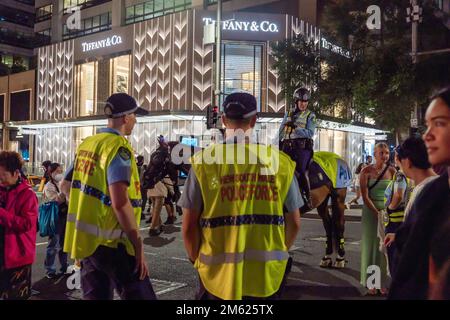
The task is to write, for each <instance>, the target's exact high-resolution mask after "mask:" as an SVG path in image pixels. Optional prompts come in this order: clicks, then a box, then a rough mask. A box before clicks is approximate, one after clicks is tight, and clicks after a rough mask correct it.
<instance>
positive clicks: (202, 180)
mask: <svg viewBox="0 0 450 320" xmlns="http://www.w3.org/2000/svg"><path fill="white" fill-rule="evenodd" d="M191 162H192V169H193V170H194V172H195V175H196V177H197V178H198V181H199V184H200V188H201V194H202V198H203V208H204V209H203V212H202V214H201V221H200V224H201V246H200V252H199V257H198V259H197V260H196V261H195V267H196V268H197V270H198V272H199V275H200V278H201V281H202V283H203V285H204V286H205V288H206V290H208V292H210V293H211V294H213V295H215V296H217V297H219V298H221V299H241V298H242V297H243V296H250V297H269V296H271V295H273V294H274V293H276V292H277V291H278V289H279V288H280V285H281V282H282V279H283V275H284V271H285V269H286V264H287V260H288V258H289V255H288V251H287V247H286V245H285V224H284V216H283V203H284V201H285V199H286V196H287V193H288V190H289V187H290V185H291V183H292V179H293V177H294V170H295V162H293V161H292V160H291V159H290V157H289V156H288V155H286V154H285V153H283V152H280V151H278V149H273V148H271V147H270V146H264V145H257V144H243V143H242V144H215V145H212V146H209V147H208V148H206V149H205V150H203V151H202V152H198V153H197V154H195V155H194V156H193V158H192V161H191Z"/></svg>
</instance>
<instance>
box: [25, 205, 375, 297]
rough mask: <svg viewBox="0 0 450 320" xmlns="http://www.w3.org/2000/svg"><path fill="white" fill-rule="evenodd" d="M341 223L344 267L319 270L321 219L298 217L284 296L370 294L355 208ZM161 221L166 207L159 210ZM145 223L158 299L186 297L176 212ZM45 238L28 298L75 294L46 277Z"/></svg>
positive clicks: (192, 285)
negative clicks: (158, 230)
mask: <svg viewBox="0 0 450 320" xmlns="http://www.w3.org/2000/svg"><path fill="white" fill-rule="evenodd" d="M346 216H348V218H347V222H346V226H345V240H346V251H347V255H346V259H347V260H348V264H347V266H346V268H345V269H323V268H320V267H319V261H320V259H321V257H322V256H323V255H324V253H325V238H324V230H323V226H322V222H321V220H320V219H319V217H318V215H317V214H315V213H314V212H313V213H311V214H308V215H306V216H305V217H303V218H302V225H301V231H300V233H299V235H298V237H297V239H296V241H295V244H294V246H293V247H292V249H291V251H290V253H291V255H292V257H293V268H292V271H291V273H290V275H289V277H288V281H287V286H286V291H285V295H284V298H285V299H294V300H297V299H306V300H308V299H373V298H368V297H365V296H364V293H365V291H364V288H363V287H362V286H361V285H360V284H359V276H360V271H359V266H360V238H361V224H360V221H359V220H360V210H347V211H346ZM162 217H163V219H164V220H165V217H166V215H165V212H163V214H162ZM147 232H148V225H146V224H144V223H143V224H142V225H141V234H142V236H143V238H144V244H145V254H146V256H147V262H148V266H149V269H150V278H151V280H152V283H153V286H154V289H155V292H156V294H157V296H158V299H162V300H191V299H194V296H195V293H196V291H197V289H198V277H197V274H196V272H195V269H194V268H193V267H192V265H191V263H190V262H189V261H188V259H187V256H186V253H185V251H184V246H183V240H182V237H181V217H178V220H177V221H176V223H175V224H174V225H171V226H167V227H165V228H164V232H163V233H162V234H160V235H159V236H157V237H149V236H148V234H147ZM46 242H47V240H46V239H42V238H38V240H37V257H36V262H35V264H34V266H33V275H32V277H33V289H34V294H33V296H32V299H39V300H41V299H44V300H49V299H51V300H55V299H58V300H61V299H62V300H67V299H80V298H81V291H80V290H69V289H68V288H67V285H66V282H67V276H63V277H60V278H58V279H52V280H50V279H47V278H45V270H44V259H45V250H46V245H47V243H46Z"/></svg>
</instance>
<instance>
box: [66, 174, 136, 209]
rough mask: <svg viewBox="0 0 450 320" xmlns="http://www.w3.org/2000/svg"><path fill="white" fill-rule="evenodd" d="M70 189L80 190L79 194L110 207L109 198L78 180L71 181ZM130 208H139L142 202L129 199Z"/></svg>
mask: <svg viewBox="0 0 450 320" xmlns="http://www.w3.org/2000/svg"><path fill="white" fill-rule="evenodd" d="M72 188H73V189H80V191H81V192H83V193H84V194H86V195H88V196H91V197H94V198H97V199H98V200H100V201H101V202H102V203H103V204H104V205H105V206H108V207H111V198H110V197H109V196H108V195H106V194H104V193H103V192H101V191H100V190H98V189H96V188H94V187H91V186H88V185H87V184H82V183H81V181H80V180H74V181H72ZM130 202H131V206H132V207H133V208H140V207H141V204H142V200H139V199H130Z"/></svg>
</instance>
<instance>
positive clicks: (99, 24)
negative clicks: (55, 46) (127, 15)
mask: <svg viewBox="0 0 450 320" xmlns="http://www.w3.org/2000/svg"><path fill="white" fill-rule="evenodd" d="M111 19H112V15H111V12H107V13H104V14H101V15H98V16H94V17H90V18H86V19H83V20H82V21H81V29H79V30H72V29H69V28H67V25H64V29H63V39H64V40H67V39H72V38H76V37H81V36H84V35H88V34H91V33H96V32H100V31H105V30H109V29H111Z"/></svg>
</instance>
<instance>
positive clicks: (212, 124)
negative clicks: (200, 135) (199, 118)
mask: <svg viewBox="0 0 450 320" xmlns="http://www.w3.org/2000/svg"><path fill="white" fill-rule="evenodd" d="M218 119H219V107H213V106H211V105H208V106H207V107H206V129H208V130H209V129H214V128H216V127H217V120H218Z"/></svg>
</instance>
